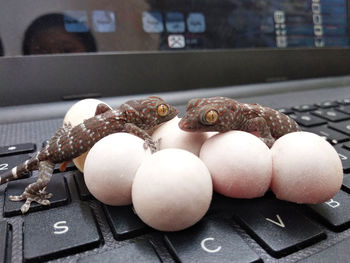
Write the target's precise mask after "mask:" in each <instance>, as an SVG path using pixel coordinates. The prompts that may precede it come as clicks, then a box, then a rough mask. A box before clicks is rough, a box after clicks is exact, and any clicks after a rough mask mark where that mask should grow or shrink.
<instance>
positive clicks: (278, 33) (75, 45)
mask: <svg viewBox="0 0 350 263" xmlns="http://www.w3.org/2000/svg"><path fill="white" fill-rule="evenodd" d="M0 14H1V16H0V25H1V30H0V36H1V38H2V39H3V41H4V44H3V45H4V49H5V50H4V52H3V51H2V48H1V45H0V54H1V53H4V55H5V56H19V55H37V54H57V53H81V52H114V51H159V50H197V49H235V48H286V47H302V48H305V47H308V48H311V47H347V46H348V45H349V36H348V25H347V24H348V20H347V2H346V1H345V0H304V1H292V0H282V1H281V0H210V1H209V0H202V1H188V0H176V1H174V0H164V1H157V0H144V1H140V0H128V1H124V0H113V1H64V0H62V1H46V0H45V1H43V0H35V1H32V0H28V1H26V2H25V4H24V2H22V1H13V2H11V4H4V5H2V8H1V10H0ZM5 25H6V26H5Z"/></svg>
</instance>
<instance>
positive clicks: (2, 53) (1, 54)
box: [0, 39, 4, 56]
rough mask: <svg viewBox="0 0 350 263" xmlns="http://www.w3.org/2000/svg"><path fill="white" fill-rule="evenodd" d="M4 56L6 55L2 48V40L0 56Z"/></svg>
mask: <svg viewBox="0 0 350 263" xmlns="http://www.w3.org/2000/svg"><path fill="white" fill-rule="evenodd" d="M3 55H4V49H3V48H2V42H1V39H0V56H3Z"/></svg>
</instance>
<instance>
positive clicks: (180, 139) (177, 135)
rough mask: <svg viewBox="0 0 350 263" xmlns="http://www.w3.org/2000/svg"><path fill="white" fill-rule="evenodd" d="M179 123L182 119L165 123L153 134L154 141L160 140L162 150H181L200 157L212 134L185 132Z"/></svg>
mask: <svg viewBox="0 0 350 263" xmlns="http://www.w3.org/2000/svg"><path fill="white" fill-rule="evenodd" d="M179 121H180V118H179V117H175V118H173V119H172V120H170V121H168V122H166V123H163V124H162V125H161V126H159V128H157V129H156V130H155V131H154V132H153V134H152V138H153V140H154V141H158V140H159V139H160V144H159V148H160V149H167V148H179V149H183V150H187V151H189V152H192V153H193V154H195V155H197V156H198V155H199V151H200V148H201V146H202V144H203V143H204V141H205V140H206V139H208V138H209V136H210V135H211V133H206V132H185V131H183V130H181V129H180V128H179V126H178V123H179Z"/></svg>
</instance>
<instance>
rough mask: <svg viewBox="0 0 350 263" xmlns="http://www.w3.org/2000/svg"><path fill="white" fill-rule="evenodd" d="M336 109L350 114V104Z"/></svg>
mask: <svg viewBox="0 0 350 263" xmlns="http://www.w3.org/2000/svg"><path fill="white" fill-rule="evenodd" d="M335 109H336V110H338V111H341V112H344V113H346V114H350V105H341V106H339V107H337V108H335Z"/></svg>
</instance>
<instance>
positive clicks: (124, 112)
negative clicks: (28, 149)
mask: <svg viewBox="0 0 350 263" xmlns="http://www.w3.org/2000/svg"><path fill="white" fill-rule="evenodd" d="M177 114H178V110H177V109H176V108H175V107H173V106H171V105H169V104H167V103H165V102H164V101H163V100H162V99H161V98H159V97H155V96H153V97H148V98H146V99H141V100H131V101H128V102H126V103H124V104H122V105H121V106H120V107H118V108H117V109H115V110H111V109H110V108H109V107H108V106H107V105H105V104H99V105H98V106H97V108H96V114H95V117H92V118H90V119H87V120H85V121H84V122H83V123H81V124H80V125H77V126H75V127H70V126H69V125H67V126H64V127H62V128H60V129H59V130H58V131H57V132H56V134H55V135H54V136H53V137H52V138H51V139H50V140H49V142H48V144H47V145H46V146H45V147H44V148H43V149H42V150H41V151H39V152H38V153H37V154H36V155H35V156H33V157H32V158H31V159H29V160H27V161H26V162H24V163H22V164H20V165H18V166H17V167H14V168H13V169H12V170H9V171H8V172H6V173H4V174H2V175H1V176H0V184H3V183H5V182H8V181H11V180H15V179H17V178H21V177H23V175H24V174H26V173H28V172H29V171H34V170H39V178H38V179H37V181H36V182H35V183H32V184H30V185H28V186H27V187H26V189H25V190H24V192H23V193H22V194H21V195H19V196H10V197H9V199H10V200H12V201H22V200H26V201H25V203H24V204H23V205H22V207H21V211H22V213H26V212H27V211H28V210H29V208H30V204H31V202H32V201H35V202H37V203H39V204H42V205H49V204H50V201H49V200H48V199H49V198H51V197H52V194H51V193H48V192H47V191H46V187H47V185H48V183H49V182H50V179H51V176H52V173H53V170H54V167H55V164H57V163H62V164H63V165H62V167H63V170H64V164H65V163H67V162H69V161H71V160H72V159H74V158H76V157H78V156H80V155H81V154H83V153H84V152H86V151H88V150H89V149H90V148H91V147H92V146H93V145H94V144H95V143H96V142H98V141H99V140H100V139H102V138H103V137H105V136H107V135H109V134H112V133H116V132H128V133H131V134H134V135H136V136H138V137H140V138H141V139H144V140H145V148H147V147H148V148H150V150H151V152H155V151H156V150H157V146H156V143H155V142H154V141H153V140H152V137H151V136H150V135H149V134H148V133H147V130H149V129H151V128H154V127H155V126H157V125H158V124H160V123H162V122H165V121H168V120H170V119H172V118H174V117H175V116H176V115H177Z"/></svg>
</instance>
